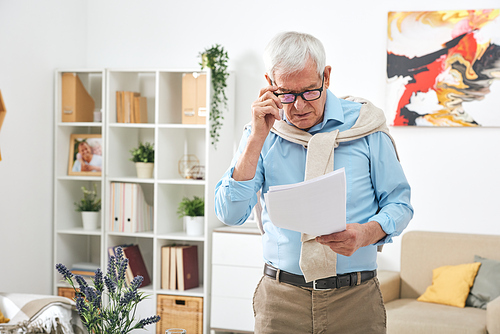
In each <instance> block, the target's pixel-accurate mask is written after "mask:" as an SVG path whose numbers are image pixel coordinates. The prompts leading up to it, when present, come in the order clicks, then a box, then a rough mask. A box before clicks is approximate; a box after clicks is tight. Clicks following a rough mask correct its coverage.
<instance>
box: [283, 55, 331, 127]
mask: <svg viewBox="0 0 500 334" xmlns="http://www.w3.org/2000/svg"><path fill="white" fill-rule="evenodd" d="M330 71H331V67H330V66H327V67H325V71H324V74H323V75H324V80H325V81H324V85H323V92H322V93H321V96H320V98H319V99H317V100H314V101H305V100H304V99H303V98H302V97H301V96H297V98H296V99H295V102H293V103H289V104H283V109H284V111H285V113H286V118H287V120H288V121H289V122H290V123H292V124H293V125H295V126H296V127H297V128H299V129H303V130H309V129H310V128H311V127H313V126H314V125H316V124H319V123H321V121H322V120H323V114H324V111H325V102H326V89H327V88H328V87H329V85H330ZM274 79H275V80H274V84H275V85H276V86H278V87H279V89H278V90H277V91H276V93H302V92H304V91H308V90H312V89H318V88H321V83H322V81H323V78H322V77H321V76H319V75H318V73H317V72H316V64H315V63H314V62H313V61H312V60H311V59H309V60H308V62H307V64H306V67H305V68H304V69H303V70H302V71H300V72H296V73H293V74H289V75H283V73H282V72H280V71H276V72H275V73H274Z"/></svg>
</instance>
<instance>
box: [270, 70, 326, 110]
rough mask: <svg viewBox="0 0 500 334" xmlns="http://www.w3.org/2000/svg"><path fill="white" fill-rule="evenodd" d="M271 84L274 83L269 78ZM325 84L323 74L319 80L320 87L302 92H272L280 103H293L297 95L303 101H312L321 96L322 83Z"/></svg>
mask: <svg viewBox="0 0 500 334" xmlns="http://www.w3.org/2000/svg"><path fill="white" fill-rule="evenodd" d="M271 84H272V85H274V82H273V81H272V80H271ZM324 84H325V76H324V75H323V81H322V82H321V88H318V89H311V90H306V91H305V92H302V93H274V95H276V96H277V97H278V98H279V99H280V101H281V103H283V104H289V103H294V102H295V100H297V96H300V97H301V98H302V99H303V100H304V101H314V100H317V99H319V98H320V97H321V92H322V91H323V85H324Z"/></svg>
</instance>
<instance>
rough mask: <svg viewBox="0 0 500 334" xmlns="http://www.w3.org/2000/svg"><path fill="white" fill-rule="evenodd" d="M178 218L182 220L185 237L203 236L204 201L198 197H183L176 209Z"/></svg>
mask: <svg viewBox="0 0 500 334" xmlns="http://www.w3.org/2000/svg"><path fill="white" fill-rule="evenodd" d="M177 214H178V215H179V218H183V220H184V229H185V231H186V234H187V235H193V236H194V235H203V230H204V229H203V227H204V226H205V224H204V222H205V217H204V216H205V200H204V199H203V198H200V197H198V196H194V197H193V199H189V198H188V197H183V198H182V201H181V202H180V203H179V207H178V208H177Z"/></svg>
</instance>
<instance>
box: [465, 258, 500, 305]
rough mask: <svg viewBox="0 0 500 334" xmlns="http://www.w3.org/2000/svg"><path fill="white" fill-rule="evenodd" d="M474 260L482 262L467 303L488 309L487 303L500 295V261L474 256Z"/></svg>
mask: <svg viewBox="0 0 500 334" xmlns="http://www.w3.org/2000/svg"><path fill="white" fill-rule="evenodd" d="M474 261H476V262H481V267H480V268H479V271H478V272H477V275H476V279H475V280H474V285H473V286H472V289H471V290H470V294H469V296H468V297H467V301H466V303H465V305H467V306H472V307H479V308H482V309H485V310H486V304H487V303H488V302H490V301H492V300H493V299H495V298H497V297H498V296H500V284H498V282H500V261H496V260H491V259H485V258H484V257H481V256H478V255H476V256H474Z"/></svg>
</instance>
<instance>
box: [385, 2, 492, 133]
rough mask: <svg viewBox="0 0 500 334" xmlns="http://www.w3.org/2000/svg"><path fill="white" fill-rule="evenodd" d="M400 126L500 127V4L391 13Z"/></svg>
mask: <svg viewBox="0 0 500 334" xmlns="http://www.w3.org/2000/svg"><path fill="white" fill-rule="evenodd" d="M387 34H388V36H387V37H388V38H387V81H388V87H387V106H386V107H387V109H388V112H390V113H391V115H390V116H389V117H390V120H392V125H394V126H459V127H463V126H467V127H477V126H500V9H481V10H450V11H421V12H390V13H389V15H388V31H387Z"/></svg>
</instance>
